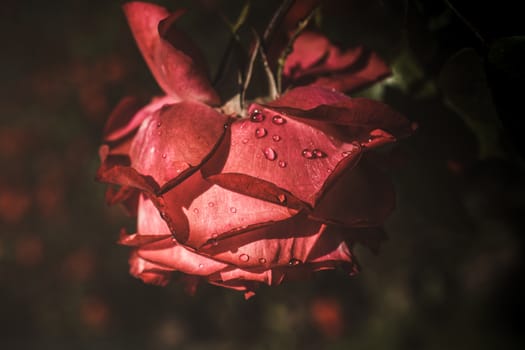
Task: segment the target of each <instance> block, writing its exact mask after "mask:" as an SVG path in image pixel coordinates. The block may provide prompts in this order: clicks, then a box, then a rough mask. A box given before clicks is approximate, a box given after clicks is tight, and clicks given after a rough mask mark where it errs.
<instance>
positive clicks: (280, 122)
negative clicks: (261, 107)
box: [272, 115, 286, 125]
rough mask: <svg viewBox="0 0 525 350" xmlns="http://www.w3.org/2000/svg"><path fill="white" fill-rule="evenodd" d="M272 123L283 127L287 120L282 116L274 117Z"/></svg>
mask: <svg viewBox="0 0 525 350" xmlns="http://www.w3.org/2000/svg"><path fill="white" fill-rule="evenodd" d="M272 123H274V124H275V125H283V124H284V123H286V119H284V118H283V117H281V116H280V115H274V116H273V118H272Z"/></svg>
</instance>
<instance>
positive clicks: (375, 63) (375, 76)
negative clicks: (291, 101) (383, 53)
mask: <svg viewBox="0 0 525 350" xmlns="http://www.w3.org/2000/svg"><path fill="white" fill-rule="evenodd" d="M390 74H391V71H390V68H389V67H388V65H387V64H386V63H385V62H384V61H383V60H382V59H381V58H380V57H379V56H378V55H377V54H376V53H375V52H370V53H369V54H368V56H367V57H364V63H363V64H362V66H361V67H360V68H352V69H350V70H349V71H347V72H339V73H335V74H333V75H330V76H321V77H318V78H317V79H315V81H313V82H312V85H316V86H322V87H325V88H332V89H336V90H339V91H345V92H350V91H356V90H357V89H363V88H365V87H367V86H369V85H370V84H373V83H375V82H377V81H379V80H382V79H383V78H386V77H387V76H389V75H390Z"/></svg>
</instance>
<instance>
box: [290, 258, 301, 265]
mask: <svg viewBox="0 0 525 350" xmlns="http://www.w3.org/2000/svg"><path fill="white" fill-rule="evenodd" d="M299 264H302V261H301V260H299V259H296V258H291V259H290V261H289V262H288V265H290V266H297V265H299Z"/></svg>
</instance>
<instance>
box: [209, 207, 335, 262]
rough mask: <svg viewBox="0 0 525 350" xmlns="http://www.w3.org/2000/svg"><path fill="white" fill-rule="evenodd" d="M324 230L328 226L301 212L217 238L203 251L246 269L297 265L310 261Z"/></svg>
mask: <svg viewBox="0 0 525 350" xmlns="http://www.w3.org/2000/svg"><path fill="white" fill-rule="evenodd" d="M325 230H326V226H325V225H323V224H321V223H318V222H315V221H311V220H308V219H306V218H305V217H304V216H303V215H298V216H295V217H293V218H291V219H289V220H285V221H281V222H278V223H274V224H273V225H270V226H266V227H262V228H258V229H254V230H252V231H250V232H247V233H245V234H244V235H241V236H238V237H224V238H221V237H218V238H217V241H216V244H214V245H211V246H206V247H205V249H203V253H206V254H208V255H210V256H213V257H214V259H217V260H219V261H224V262H227V263H229V264H231V265H235V266H239V267H242V268H245V269H247V268H263V267H264V268H271V267H275V266H288V265H295V264H298V263H303V262H306V261H307V260H308V257H309V255H310V253H311V250H312V249H313V247H314V246H315V245H316V244H317V242H318V240H319V238H320V237H321V236H322V235H323V233H324V232H325Z"/></svg>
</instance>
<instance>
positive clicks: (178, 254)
mask: <svg viewBox="0 0 525 350" xmlns="http://www.w3.org/2000/svg"><path fill="white" fill-rule="evenodd" d="M168 242H170V243H168ZM168 244H170V245H171V246H167V245H168ZM137 254H138V256H140V257H141V258H142V259H144V260H147V261H149V262H152V263H154V264H157V265H160V266H164V267H166V268H169V269H172V270H173V271H180V272H183V273H187V274H190V275H197V276H207V275H211V274H213V273H216V272H217V271H220V270H223V269H224V268H226V267H227V266H228V265H227V264H225V263H222V262H219V261H217V260H215V259H212V258H209V257H206V256H204V255H201V254H199V253H197V252H195V251H192V250H189V249H188V248H186V247H184V246H182V245H180V244H177V243H176V242H175V241H173V240H172V239H171V238H167V239H165V240H164V241H158V242H154V243H151V244H146V245H143V246H141V247H140V248H139V249H137Z"/></svg>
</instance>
